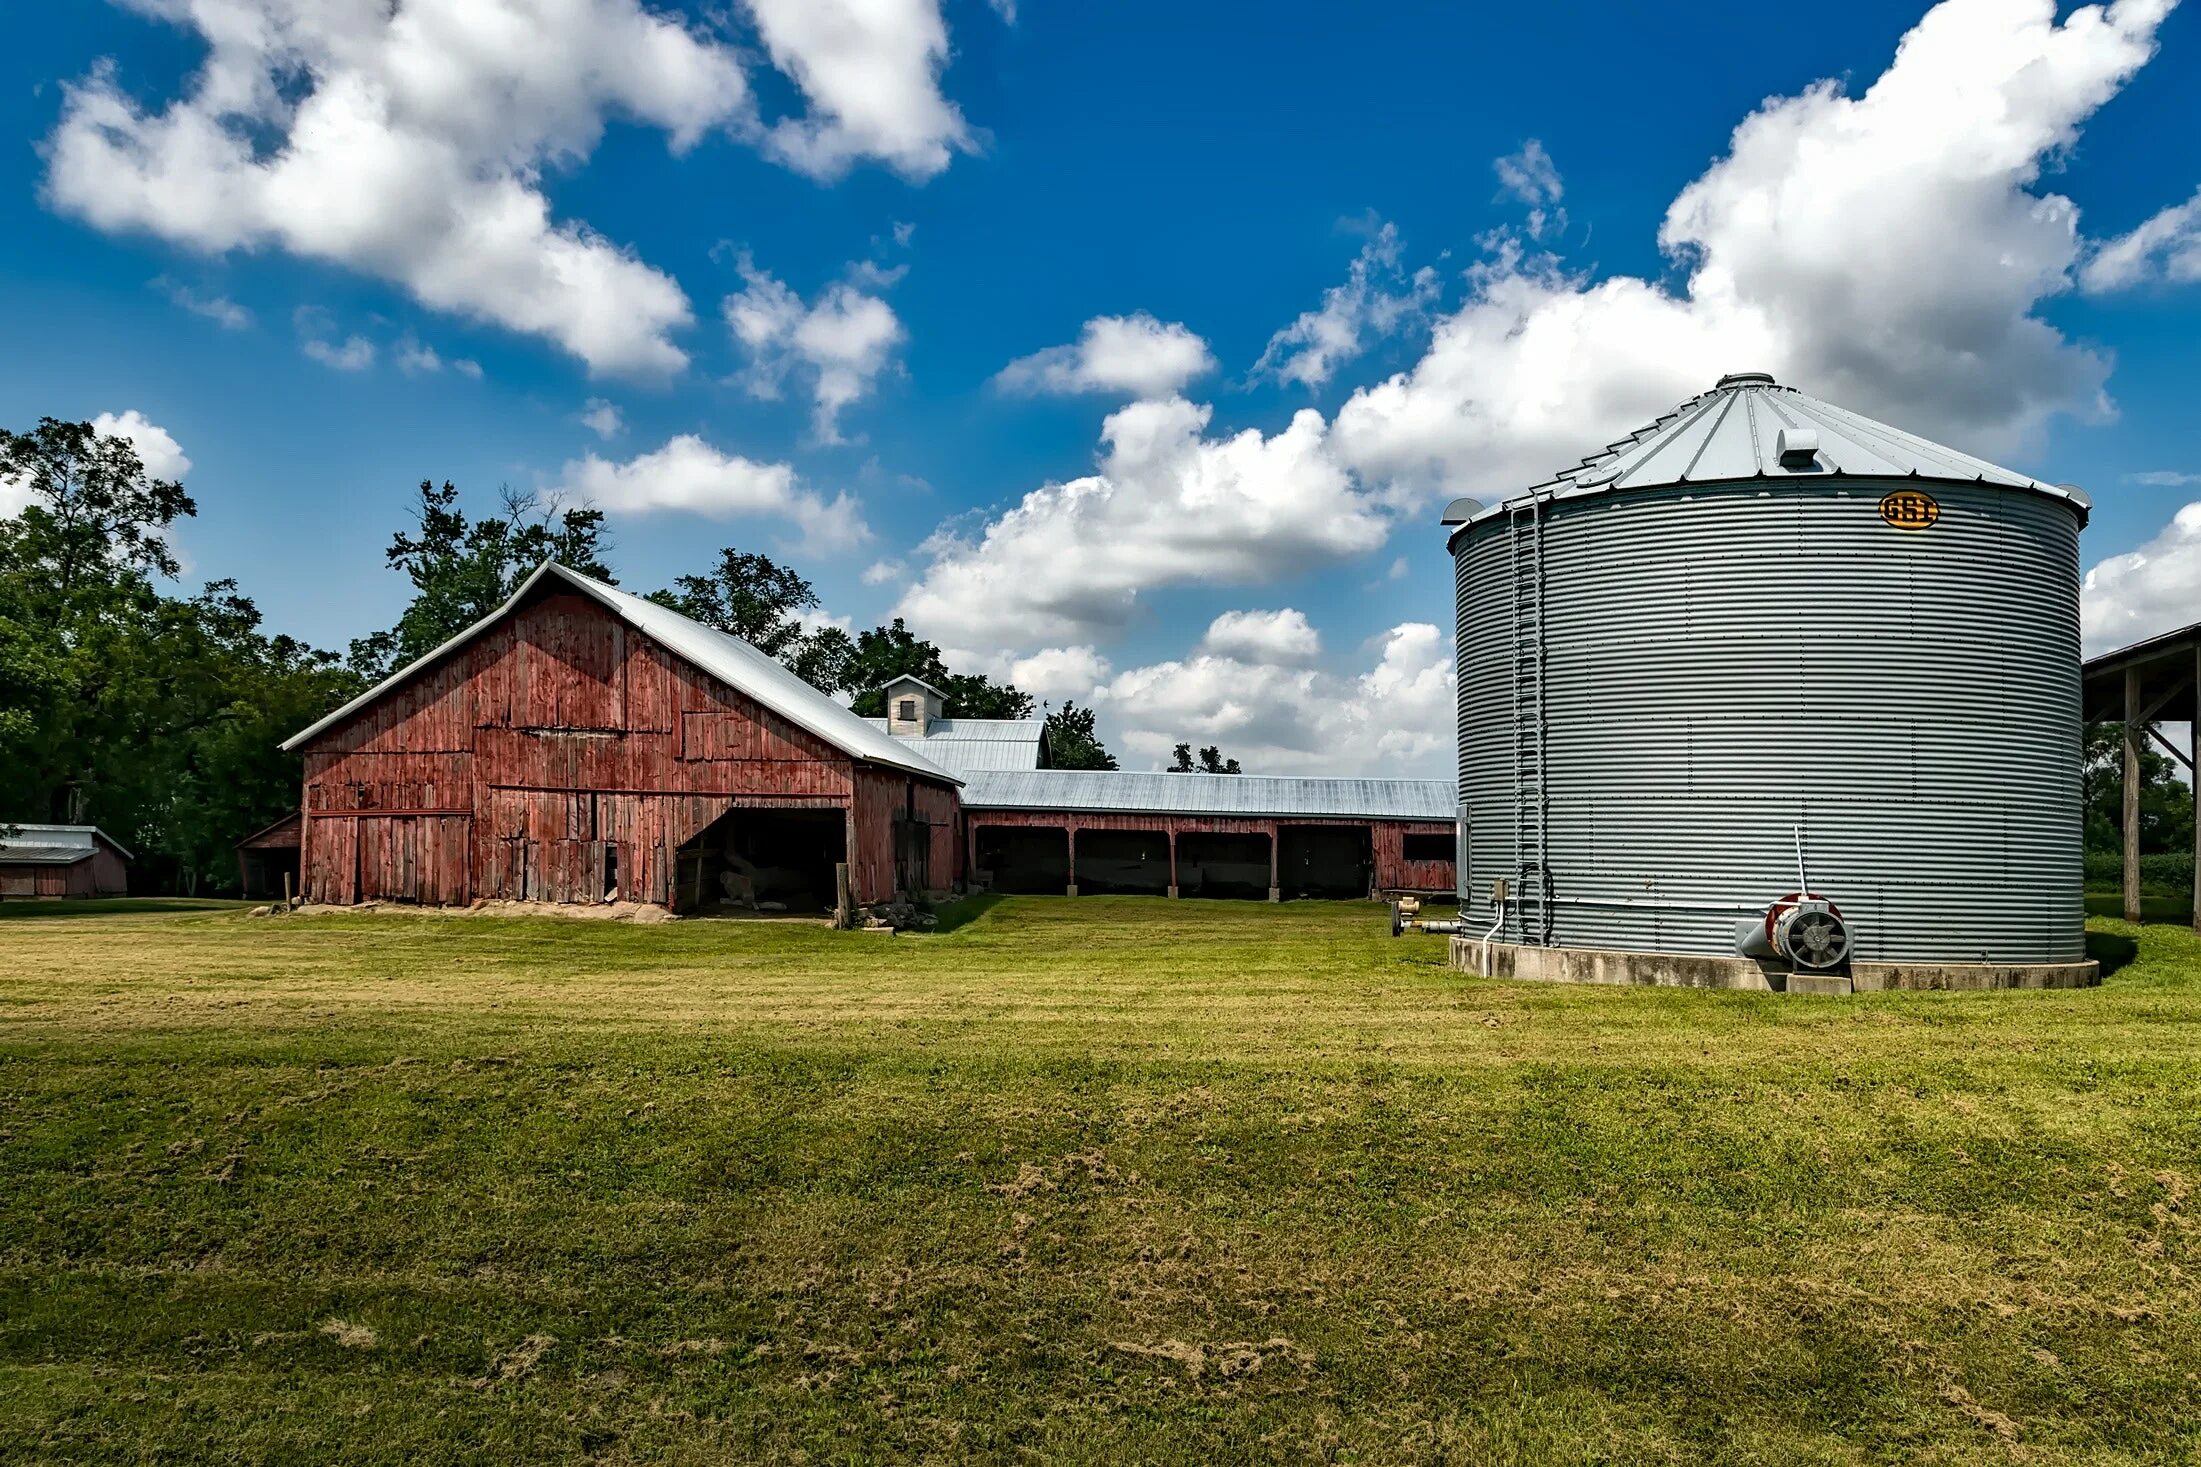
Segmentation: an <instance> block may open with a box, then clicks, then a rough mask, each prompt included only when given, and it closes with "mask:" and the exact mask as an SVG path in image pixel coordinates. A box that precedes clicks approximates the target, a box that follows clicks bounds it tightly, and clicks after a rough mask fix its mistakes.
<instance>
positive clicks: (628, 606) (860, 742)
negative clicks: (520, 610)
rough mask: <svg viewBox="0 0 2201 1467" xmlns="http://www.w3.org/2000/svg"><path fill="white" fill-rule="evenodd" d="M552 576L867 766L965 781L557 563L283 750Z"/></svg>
mask: <svg viewBox="0 0 2201 1467" xmlns="http://www.w3.org/2000/svg"><path fill="white" fill-rule="evenodd" d="M545 580H550V581H554V582H557V583H560V584H562V585H564V586H566V587H569V588H571V589H572V590H575V591H579V592H580V593H581V594H582V595H584V596H587V597H590V598H591V599H593V600H595V601H598V602H601V603H602V604H603V605H604V606H606V607H608V608H610V610H611V611H612V612H613V613H614V614H616V615H617V616H618V617H619V618H620V620H622V621H624V622H626V623H627V624H628V625H629V626H631V627H634V628H635V629H636V630H638V631H640V632H643V633H644V634H646V635H647V636H649V637H650V638H651V640H653V641H655V642H657V643H658V644H659V645H661V646H663V647H665V648H666V649H667V650H668V651H671V652H672V653H674V654H675V655H677V656H679V657H681V658H683V659H684V660H686V661H688V662H690V663H692V664H694V665H695V666H696V667H697V668H700V669H701V670H702V671H704V672H707V673H709V674H710V675H711V676H712V677H715V678H717V679H718V680H719V681H720V682H722V683H724V684H726V685H727V686H728V687H730V688H733V689H734V690H735V691H737V692H740V693H745V694H747V695H748V696H749V697H751V698H754V699H755V700H756V701H757V702H759V703H761V704H762V705H764V706H765V707H766V708H769V709H771V710H772V711H773V712H774V713H777V714H778V715H779V716H780V717H782V718H784V719H786V720H787V721H788V722H789V723H792V724H794V725H795V726H796V727H797V728H801V729H805V730H808V731H809V732H810V733H813V734H815V735H817V736H818V737H819V738H821V739H824V740H825V741H826V742H827V743H829V744H831V745H832V746H833V747H834V748H836V749H839V750H840V751H841V752H842V753H844V754H847V755H848V756H850V757H851V758H854V759H860V760H862V761H863V762H865V763H867V764H884V765H888V766H890V767H892V768H895V769H901V770H906V771H907V772H909V773H911V774H921V775H924V776H925V777H926V778H928V779H939V780H945V781H947V782H948V783H950V784H955V783H960V781H958V780H957V779H956V777H955V776H954V775H952V774H950V773H948V771H947V770H945V769H942V768H941V767H940V766H939V765H937V764H935V763H933V762H932V761H931V760H929V759H927V758H925V757H924V756H923V755H921V754H919V753H917V752H916V751H915V750H913V749H911V748H909V747H908V746H907V745H905V744H903V743H902V742H901V741H900V740H898V739H894V738H890V737H889V736H888V735H887V734H886V733H884V732H882V731H881V730H879V729H876V728H873V727H872V726H871V724H870V722H869V721H867V720H865V719H862V718H859V717H857V716H856V715H855V714H854V713H852V712H850V711H849V710H848V709H846V708H844V707H842V706H841V705H840V704H838V703H836V702H834V701H833V700H832V699H831V698H829V697H827V696H826V695H825V694H823V693H821V692H819V691H818V690H817V689H816V688H813V687H812V686H810V684H808V683H806V682H804V681H803V680H802V679H801V678H799V677H797V676H796V675H795V674H794V673H793V672H791V671H789V670H788V669H787V668H786V667H784V666H782V665H781V664H780V663H778V662H775V661H774V660H773V659H771V658H770V657H767V656H765V655H764V654H763V653H762V652H759V651H758V650H757V649H756V648H754V647H752V646H750V645H749V644H748V643H747V642H744V641H742V640H741V638H739V637H735V636H729V635H728V634H727V633H725V632H722V631H719V630H717V629H716V628H713V627H707V626H705V625H703V624H702V623H701V622H698V621H690V620H689V619H688V618H687V617H685V616H682V615H681V614H680V613H679V612H677V611H673V610H670V609H669V608H667V607H663V606H659V605H658V604H657V603H656V602H654V601H645V600H644V599H642V598H641V597H640V596H634V595H630V594H629V593H627V592H625V591H621V590H619V589H617V588H616V587H612V586H607V585H605V584H604V583H603V582H602V581H596V580H591V579H590V578H589V577H587V576H584V575H582V574H581V573H580V572H579V571H574V570H568V569H566V567H564V566H562V565H559V564H558V563H557V562H556V561H550V560H546V561H544V562H543V563H542V564H541V565H539V566H537V567H536V568H535V573H534V574H533V575H531V576H529V577H528V578H527V579H526V580H525V581H523V582H521V583H520V588H519V589H518V590H517V591H514V592H513V593H512V597H511V599H510V600H508V601H506V602H505V603H504V605H502V606H500V607H498V608H497V609H496V610H495V611H492V612H490V613H489V615H487V616H485V617H483V618H482V619H481V620H480V621H478V622H475V623H474V624H473V625H472V626H470V627H468V628H467V629H466V630H465V631H463V632H460V633H459V634H458V635H457V636H455V637H453V638H452V639H451V640H450V641H448V642H445V643H444V644H443V645H442V646H440V647H438V648H436V650H435V651H433V652H430V653H429V654H428V655H427V656H425V657H423V658H421V659H419V660H418V661H416V662H413V663H411V664H410V665H408V666H406V667H404V668H401V669H399V670H398V671H397V672H395V673H392V674H391V675H390V676H389V677H387V678H385V679H383V680H382V681H381V682H380V683H377V684H376V685H375V686H374V687H372V688H369V689H368V690H367V691H366V692H364V693H362V694H360V695H359V696H358V697H356V698H354V699H352V700H351V702H349V703H346V704H345V705H344V706H343V707H341V708H339V709H337V710H336V711H335V712H334V713H331V714H330V715H329V716H328V717H326V718H324V719H322V720H321V721H320V722H319V723H316V724H314V725H313V726H312V727H311V728H308V729H305V730H302V731H301V732H299V733H295V734H292V735H291V736H290V737H289V738H288V739H285V740H284V741H283V747H284V748H286V749H295V748H297V747H298V746H299V745H300V744H303V743H304V742H305V741H306V740H308V739H310V738H312V737H313V736H314V735H316V734H318V733H321V732H323V731H324V730H326V729H329V728H332V727H334V726H335V725H336V724H338V723H341V722H342V721H343V720H345V719H347V718H349V717H351V716H352V715H353V714H354V713H357V712H358V711H359V710H360V709H362V708H364V707H366V706H367V705H368V704H370V703H372V702H374V701H375V700H376V699H377V698H380V697H381V696H382V695H383V694H385V693H387V692H389V691H390V690H391V689H392V688H394V687H396V686H397V685H398V684H400V683H402V682H404V681H405V680H406V679H408V678H410V677H412V676H413V674H415V673H416V672H419V671H420V670H421V669H422V668H424V667H427V666H428V665H429V664H430V663H432V662H434V661H436V660H437V659H438V658H440V657H442V656H444V655H445V654H446V653H449V652H452V651H455V650H456V649H458V648H459V647H462V646H464V645H465V644H466V643H468V642H470V641H472V640H473V639H474V638H475V637H477V636H479V635H480V634H481V633H482V632H484V631H486V630H488V629H489V628H490V627H492V626H494V625H496V623H498V622H499V621H502V620H503V619H504V618H505V617H507V616H509V615H511V613H512V611H513V609H514V608H515V607H517V606H518V605H519V604H520V602H521V601H522V600H523V599H525V597H526V596H527V594H528V592H530V591H532V590H534V589H535V587H536V586H537V585H539V584H541V583H542V582H543V581H545Z"/></svg>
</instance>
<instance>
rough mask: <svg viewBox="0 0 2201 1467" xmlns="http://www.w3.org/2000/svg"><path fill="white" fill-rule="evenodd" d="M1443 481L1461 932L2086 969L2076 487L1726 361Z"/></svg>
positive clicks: (1656, 965) (1929, 963)
mask: <svg viewBox="0 0 2201 1467" xmlns="http://www.w3.org/2000/svg"><path fill="white" fill-rule="evenodd" d="M1467 508H1468V510H1469V511H1471V512H1467V513H1464V515H1463V516H1462V519H1461V522H1460V523H1459V524H1458V527H1457V528H1456V529H1455V530H1454V531H1453V533H1452V538H1451V549H1452V553H1453V558H1454V569H1455V575H1456V584H1457V593H1458V609H1459V641H1458V649H1459V719H1460V749H1459V758H1460V801H1461V821H1462V826H1463V829H1462V836H1463V839H1462V843H1461V860H1460V865H1459V871H1460V895H1461V899H1462V904H1463V905H1462V913H1461V915H1462V918H1463V924H1464V925H1465V926H1466V927H1467V928H1469V929H1470V930H1471V932H1472V934H1473V935H1472V936H1469V937H1464V938H1458V939H1455V941H1454V948H1455V958H1456V960H1457V961H1459V962H1460V964H1461V965H1462V966H1464V967H1468V968H1470V969H1472V970H1475V971H1486V972H1500V971H1502V972H1507V973H1513V974H1516V975H1518V976H1544V977H1567V978H1585V979H1602V980H1606V981H1629V982H1691V983H1712V984H1718V985H1721V986H1748V987H1760V986H1763V987H1774V988H1780V987H1790V988H1799V987H1805V986H1811V985H1807V984H1806V983H1805V982H1804V981H1803V979H1804V977H1805V976H1806V975H1809V976H1810V977H1811V978H1812V982H1813V983H1814V984H1820V983H1821V980H1822V979H1823V980H1824V984H1832V985H1836V986H1838V987H1839V988H1842V989H1846V988H1847V987H1849V986H1850V984H1851V983H1852V982H1854V984H1855V986H1857V987H1890V986H1920V985H1931V986H1949V985H1956V986H1980V987H1992V986H2015V985H2026V986H2035V985H2045V984H2051V983H2053V984H2063V983H2079V982H2087V981H2092V979H2093V975H2094V969H2093V965H2091V964H2089V963H2087V962H2086V961H2085V941H2084V931H2083V925H2084V912H2083V908H2082V904H2081V897H2080V887H2081V859H2080V840H2081V813H2080V759H2081V752H2080V742H2081V736H2080V723H2079V531H2080V528H2081V527H2082V526H2083V525H2084V524H2085V522H2086V516H2087V508H2088V501H2087V499H2086V497H2085V496H2084V495H2083V494H2082V493H2080V492H2079V491H2077V490H2075V489H2072V488H2069V487H2060V486H2057V485H2052V484H2046V483H2042V482H2040V481H2039V480H2036V479H2032V478H2028V477H2027V476H2025V475H2023V474H2019V473H2015V472H2013V471H2011V470H2009V469H2004V468H1999V467H1997V466H1995V465H1993V464H1990V463H1986V462H1984V461H1982V460H1980V459H1976V458H1972V457H1970V456H1968V455H1966V454H1962V453H1959V452H1956V451H1955V450H1953V449H1948V448H1943V447H1940V446H1938V445H1936V444H1933V443H1929V442H1927V441H1926V440H1924V439H1921V438H1918V437H1916V436H1914V435H1912V434H1909V433H1906V432H1903V431H1902V430H1900V429H1896V428H1891V427H1888V426H1886V425H1885V424H1881V423H1876V422H1873V421H1871V420H1869V419H1866V418H1863V417H1860V416H1858V415H1857V414H1855V413H1852V412H1848V411H1846V410H1844V409H1842V408H1838V407H1835V406H1833V405H1832V404H1830V403H1826V402H1822V401H1820V400H1818V399H1816V398H1813V397H1809V396H1806V395H1805V394H1803V393H1801V392H1798V391H1795V390H1793V389H1791V388H1787V387H1783V386H1780V385H1779V384H1777V383H1775V382H1774V381H1773V379H1772V378H1770V377H1768V376H1766V375H1764V374H1762V373H1753V372H1745V373H1736V374H1734V375H1731V376H1728V377H1724V378H1722V379H1721V380H1720V381H1719V383H1718V385H1716V386H1715V387H1713V388H1712V390H1711V391H1709V392H1706V393H1704V394H1702V395H1700V396H1698V397H1694V398H1691V399H1690V400H1689V401H1687V402H1685V403H1683V404H1681V405H1680V406H1679V407H1677V408H1675V409H1674V410H1673V411H1672V412H1670V413H1668V414H1666V415H1665V416H1664V417H1661V418H1659V419H1658V420H1657V421H1656V422H1653V423H1651V424H1649V425H1648V426H1646V427H1644V428H1643V429H1641V430H1640V431H1638V432H1636V433H1634V434H1632V435H1630V436H1629V437H1627V438H1624V439H1622V440H1621V441H1619V442H1618V443H1615V444H1613V445H1612V446H1610V447H1609V448H1607V449H1605V450H1604V451H1602V452H1600V453H1597V454H1593V455H1592V456H1591V457H1589V458H1587V459H1585V460H1584V461H1583V462H1582V463H1581V464H1580V465H1579V466H1577V467H1575V468H1572V469H1569V470H1567V471H1566V472H1564V473H1562V474H1560V475H1559V476H1558V477H1556V478H1555V479H1553V480H1551V481H1550V482H1548V483H1544V484H1539V485H1536V486H1534V487H1533V488H1530V489H1528V490H1526V491H1524V492H1522V493H1519V494H1516V495H1514V496H1512V497H1510V498H1507V499H1505V500H1503V501H1501V502H1499V503H1497V504H1494V505H1492V506H1490V507H1489V508H1487V509H1483V508H1475V507H1473V506H1468V507H1467ZM1448 518H1451V517H1450V516H1448ZM1485 936H1487V938H1488V942H1487V944H1486V943H1484V942H1483V941H1482V940H1483V938H1484V937H1485ZM1792 974H1793V975H1796V981H1794V982H1791V981H1789V980H1790V977H1791V975H1792ZM1822 986H1824V985H1823V984H1822Z"/></svg>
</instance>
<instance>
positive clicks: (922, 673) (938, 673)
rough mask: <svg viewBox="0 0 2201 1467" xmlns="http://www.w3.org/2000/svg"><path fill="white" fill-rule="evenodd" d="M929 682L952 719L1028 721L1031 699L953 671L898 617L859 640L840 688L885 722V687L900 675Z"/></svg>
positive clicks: (866, 714)
mask: <svg viewBox="0 0 2201 1467" xmlns="http://www.w3.org/2000/svg"><path fill="white" fill-rule="evenodd" d="M904 676H908V677H915V678H921V679H923V680H924V681H926V682H928V683H931V684H932V685H933V686H934V687H936V688H938V689H939V690H940V691H941V692H942V693H943V694H944V695H946V698H947V715H948V717H950V718H1029V717H1031V716H1032V696H1031V694H1029V693H1025V692H1020V691H1018V690H1017V689H1016V688H1015V687H1014V686H1012V685H1010V684H1008V683H996V682H993V681H992V680H990V679H988V678H986V677H983V676H981V675H979V674H977V673H954V672H950V671H948V665H947V663H946V662H944V661H942V660H941V657H940V649H939V648H938V647H935V646H934V645H933V644H932V643H930V642H927V641H925V640H924V639H922V638H920V637H918V636H916V635H915V634H914V633H912V632H911V631H910V629H909V628H908V626H906V625H904V623H903V621H902V618H900V617H896V618H894V620H893V621H892V622H891V623H889V624H888V625H886V626H883V627H874V628H872V629H871V630H870V631H868V632H865V633H863V634H862V635H861V636H859V637H857V638H856V645H855V653H854V656H853V657H851V658H850V659H849V661H848V664H847V666H846V667H845V668H844V669H843V670H842V673H841V679H842V680H841V684H840V686H841V687H842V688H843V689H845V690H846V691H848V692H850V693H852V694H854V695H855V703H854V705H853V706H854V707H855V710H856V711H857V712H858V713H860V714H862V715H863V716H864V717H866V718H884V717H885V716H886V711H887V699H886V685H887V684H888V683H890V682H892V681H894V679H896V678H898V677H904Z"/></svg>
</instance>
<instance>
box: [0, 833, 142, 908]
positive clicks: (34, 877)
mask: <svg viewBox="0 0 2201 1467" xmlns="http://www.w3.org/2000/svg"><path fill="white" fill-rule="evenodd" d="M129 890H130V867H129V865H128V863H127V862H125V861H124V860H123V859H122V857H121V856H120V855H118V854H117V853H115V852H114V851H112V850H110V849H109V848H108V847H107V846H105V845H103V844H98V843H96V840H95V844H94V845H93V848H92V854H91V857H90V858H89V859H87V860H82V861H70V862H66V863H61V862H56V863H54V864H52V865H40V866H6V867H0V897H94V896H122V895H124V894H126V893H127V892H128V891H129Z"/></svg>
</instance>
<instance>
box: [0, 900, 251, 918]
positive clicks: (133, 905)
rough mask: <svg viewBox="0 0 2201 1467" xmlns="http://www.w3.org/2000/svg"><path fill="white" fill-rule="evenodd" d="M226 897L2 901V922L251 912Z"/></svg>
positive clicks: (241, 902) (239, 903) (246, 906)
mask: <svg viewBox="0 0 2201 1467" xmlns="http://www.w3.org/2000/svg"><path fill="white" fill-rule="evenodd" d="M255 905H257V904H256V903H253V902H248V901H242V900H237V899H232V898H226V897H75V898H53V899H44V898H40V899H34V900H31V901H7V902H0V922H4V921H17V920H22V919H26V918H34V917H133V916H135V917H153V916H166V915H168V914H170V913H175V912H248V911H250V910H252V908H253V907H254V906H255Z"/></svg>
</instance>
